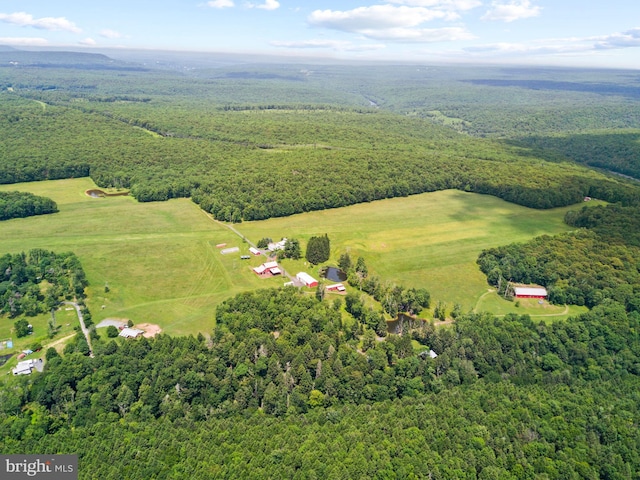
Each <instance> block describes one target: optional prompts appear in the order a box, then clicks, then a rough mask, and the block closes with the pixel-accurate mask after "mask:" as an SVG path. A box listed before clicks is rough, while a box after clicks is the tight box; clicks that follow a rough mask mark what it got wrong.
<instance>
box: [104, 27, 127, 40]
mask: <svg viewBox="0 0 640 480" xmlns="http://www.w3.org/2000/svg"><path fill="white" fill-rule="evenodd" d="M100 36H101V37H104V38H122V37H123V35H122V34H121V33H120V32H117V31H115V30H109V29H108V28H105V29H104V30H101V31H100Z"/></svg>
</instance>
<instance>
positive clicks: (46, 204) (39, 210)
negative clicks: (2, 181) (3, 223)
mask: <svg viewBox="0 0 640 480" xmlns="http://www.w3.org/2000/svg"><path fill="white" fill-rule="evenodd" d="M57 211H58V206H57V205H56V202H54V201H53V200H51V199H50V198H44V197H39V196H37V195H34V194H32V193H28V192H0V220H9V219H10V218H24V217H31V216H33V215H45V214H47V213H55V212H57Z"/></svg>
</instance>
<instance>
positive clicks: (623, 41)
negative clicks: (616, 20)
mask: <svg viewBox="0 0 640 480" xmlns="http://www.w3.org/2000/svg"><path fill="white" fill-rule="evenodd" d="M629 47H640V28H633V29H631V30H627V31H626V32H622V33H613V34H611V35H607V36H605V37H600V38H598V39H597V41H596V44H595V48H596V49H598V50H605V49H614V48H629Z"/></svg>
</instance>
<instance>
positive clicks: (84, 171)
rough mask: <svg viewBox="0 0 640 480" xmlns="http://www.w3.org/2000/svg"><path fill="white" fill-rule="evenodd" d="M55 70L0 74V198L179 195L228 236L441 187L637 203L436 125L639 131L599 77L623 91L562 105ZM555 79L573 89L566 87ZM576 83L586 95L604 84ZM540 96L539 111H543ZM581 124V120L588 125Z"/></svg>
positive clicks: (543, 204)
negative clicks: (69, 181)
mask: <svg viewBox="0 0 640 480" xmlns="http://www.w3.org/2000/svg"><path fill="white" fill-rule="evenodd" d="M13 53H15V52H13ZM3 55H5V56H8V55H11V53H4V54H3ZM7 58H8V57H7ZM52 58H54V59H55V55H54V56H53V57H52ZM88 60H89V59H88V58H87V57H84V56H83V57H81V58H78V59H77V62H78V63H79V64H80V63H81V64H83V65H85V66H86V65H89V66H91V65H92V64H91V63H90V62H88ZM57 61H58V62H59V63H60V65H58V67H56V68H54V67H55V63H56V62H54V61H53V60H50V59H47V62H49V63H47V65H49V66H48V67H46V68H43V67H42V66H41V65H40V66H38V64H37V62H35V60H33V58H31V57H30V60H29V61H25V63H24V65H21V66H19V67H11V68H7V67H0V85H4V87H5V89H4V90H5V91H4V92H3V93H1V94H0V95H1V96H2V97H1V99H2V102H3V105H4V107H5V108H3V111H2V112H1V113H0V127H2V129H3V132H4V133H5V135H4V136H3V139H2V140H0V144H1V146H2V148H3V152H4V153H3V161H2V162H1V166H0V181H1V182H3V183H13V182H20V181H30V180H42V179H55V178H66V177H75V176H86V175H90V176H91V177H92V178H93V179H94V181H96V183H97V184H98V185H100V186H103V187H109V186H113V187H126V188H130V189H131V193H132V195H133V196H135V197H136V198H137V199H138V200H140V201H157V200H166V199H169V198H174V197H189V196H190V197H192V198H193V200H194V201H195V202H196V203H198V204H199V205H200V206H201V207H202V208H203V209H204V210H206V211H208V212H211V213H212V214H213V215H214V216H215V217H216V218H218V219H221V220H227V221H240V220H243V219H244V220H257V219H264V218H269V217H274V216H286V215H291V214H293V213H300V212H305V211H310V210H318V209H325V208H334V207H340V206H345V205H350V204H353V203H359V202H367V201H372V200H377V199H382V198H391V197H396V196H405V195H410V194H415V193H422V192H428V191H434V190H441V189H446V188H456V189H461V190H466V191H471V192H477V193H486V194H491V195H495V196H498V197H500V198H503V199H505V200H507V201H510V202H514V203H518V204H521V205H525V206H530V207H534V208H551V207H556V206H564V205H569V204H572V203H577V202H578V201H580V200H581V199H582V198H583V197H584V196H592V197H597V198H601V199H604V200H607V201H610V202H618V201H622V202H624V203H627V204H634V203H637V202H638V193H637V192H638V190H637V187H634V186H631V185H625V184H624V183H623V182H622V181H621V180H618V179H614V178H606V177H604V176H603V175H599V174H596V173H594V172H590V171H588V170H584V169H581V168H577V167H573V166H571V165H569V164H568V163H566V162H569V160H570V158H568V157H566V156H562V155H561V154H559V153H556V154H553V158H551V159H552V160H554V162H558V161H561V162H562V161H564V163H560V164H558V163H550V162H545V161H544V160H546V159H548V156H549V155H550V154H551V153H548V152H553V151H554V150H546V149H545V150H541V149H540V148H538V147H537V146H536V145H535V144H531V143H527V142H524V141H523V142H520V141H519V143H517V144H508V143H505V142H503V141H502V140H500V141H498V140H487V139H475V138H472V137H470V136H469V135H465V134H461V133H458V132H456V131H455V125H457V123H456V122H453V123H452V122H449V121H444V122H440V120H439V119H442V118H444V119H450V118H461V117H460V116H459V115H458V114H457V113H454V112H453V111H452V110H451V109H452V108H457V107H455V105H457V106H460V105H463V104H464V105H466V106H467V107H468V108H471V107H473V111H474V112H475V113H477V112H479V111H482V112H484V114H485V115H487V116H488V117H487V118H486V119H485V121H486V122H489V121H491V122H493V123H495V122H496V121H498V119H500V118H503V111H502V110H501V109H502V107H504V108H515V107H514V105H513V101H514V99H515V98H518V99H519V103H518V108H520V110H519V112H520V113H522V112H524V111H526V109H527V108H533V107H534V106H535V108H543V107H544V108H547V111H546V112H547V114H548V115H549V116H550V117H552V118H553V119H554V120H558V118H566V117H567V115H578V113H576V111H577V109H578V107H581V108H582V107H584V108H587V107H588V108H589V109H594V108H596V107H597V108H600V109H601V114H602V112H604V111H605V110H602V108H604V107H606V108H607V109H609V110H606V117H607V118H618V117H617V116H616V113H615V112H616V110H615V109H620V108H626V109H627V110H628V115H627V116H626V118H628V121H627V122H626V124H625V125H620V126H625V127H640V120H638V119H635V117H634V113H633V112H636V113H637V109H635V108H634V107H633V102H634V101H636V97H634V96H633V95H631V97H629V94H628V92H629V91H631V90H633V88H636V87H634V86H633V84H632V83H631V84H630V83H629V82H630V81H629V79H628V78H626V77H624V76H622V75H619V74H618V73H610V74H609V77H607V78H609V80H612V77H613V79H615V80H616V81H619V82H620V83H621V84H623V85H622V86H621V87H620V88H619V89H618V90H615V89H613V90H612V89H611V88H610V89H609V90H607V89H604V87H603V89H601V90H602V91H597V89H595V90H596V91H595V92H594V91H593V90H594V89H588V88H580V87H579V86H576V87H575V88H574V89H573V90H571V89H568V87H567V85H565V84H563V85H562V88H561V89H560V90H559V91H560V92H562V95H563V96H568V98H565V99H564V100H562V101H560V100H559V99H558V95H557V94H556V93H557V92H555V91H554V90H553V88H551V86H549V91H543V92H540V91H539V90H534V89H531V88H528V87H527V86H526V85H521V86H520V87H518V88H520V89H524V90H525V93H526V94H525V95H523V94H522V92H520V91H519V90H518V91H514V92H512V91H511V90H509V89H510V88H512V87H511V86H510V87H508V88H507V87H499V86H495V85H487V84H486V82H485V83H482V82H481V83H480V84H478V82H475V83H474V82H473V81H472V80H473V78H474V77H473V75H488V74H489V73H491V72H492V71H490V70H486V69H476V70H474V69H469V68H467V69H464V68H450V69H445V68H442V67H437V68H435V67H434V68H425V70H424V71H420V69H418V71H416V69H415V68H410V67H402V68H399V69H395V68H394V69H389V68H385V67H381V66H376V67H373V66H372V67H364V66H353V67H347V66H344V67H340V66H308V68H306V67H304V66H291V65H289V66H286V65H279V66H264V65H262V66H258V65H255V66H243V67H242V69H238V68H237V67H225V68H221V69H197V70H194V71H191V72H190V73H188V74H187V73H177V72H174V71H166V70H148V69H142V70H136V69H135V68H132V64H130V63H124V62H120V63H118V62H112V63H109V65H110V68H111V69H113V68H116V67H118V68H119V70H117V73H116V71H112V70H110V69H107V68H103V67H104V66H105V61H106V60H105V58H104V57H102V56H99V57H97V58H96V60H95V65H94V66H95V68H89V66H86V68H85V67H83V68H82V69H81V70H78V69H75V68H71V67H72V65H71V64H70V60H69V59H68V58H67V57H64V58H62V57H61V58H58V59H57ZM40 62H41V63H43V62H45V60H44V59H41V61H40ZM83 62H84V63H83ZM45 63H46V62H45ZM63 67H65V68H63ZM70 72H73V73H74V74H73V75H71V74H70ZM372 73H375V74H376V75H373V76H371V77H366V78H372V80H371V81H370V82H366V83H362V82H364V77H365V76H366V75H370V74H372ZM507 73H508V74H509V75H512V76H513V75H526V74H525V73H522V72H519V73H518V72H507ZM528 73H529V74H530V75H533V76H536V75H541V73H538V72H537V71H535V70H533V71H530V72H528ZM583 73H584V72H583ZM503 74H505V72H503V71H501V70H497V71H493V75H498V76H500V75H503ZM558 74H559V75H560V74H562V75H564V76H565V77H566V78H567V81H569V80H570V81H571V82H574V83H575V84H576V85H579V84H578V83H577V77H576V76H575V72H573V71H566V72H564V73H562V72H561V73H558ZM590 74H591V75H592V76H593V79H594V80H598V81H599V82H600V83H603V82H602V80H601V79H600V77H601V76H602V75H605V76H606V74H603V73H602V72H591V73H590ZM545 75H549V73H548V72H547V73H546V74H545ZM399 79H402V81H399ZM447 79H448V80H450V82H449V83H443V82H446V81H447ZM405 80H406V81H405ZM624 82H626V86H625V84H624ZM565 83H567V82H565ZM569 83H570V82H569ZM583 83H584V82H583ZM600 83H598V84H600ZM444 84H446V85H447V88H449V86H450V85H455V88H454V89H453V90H452V92H453V93H451V92H450V93H449V94H447V95H446V96H441V95H439V93H441V91H442V90H441V89H442V88H443V85H444ZM392 87H393V89H392ZM623 87H624V88H623ZM513 88H515V87H513ZM558 88H559V87H558ZM394 89H395V90H394ZM506 91H508V92H509V95H507V96H506V97H505V92H506ZM392 92H393V94H392ZM549 92H550V93H549ZM427 93H428V94H429V102H436V103H438V104H432V105H430V106H429V107H428V108H430V110H428V111H426V110H423V108H427V107H426V106H421V107H418V104H416V105H414V107H413V110H412V111H410V110H409V104H408V103H407V101H408V99H409V98H411V99H414V103H415V101H416V99H418V98H422V97H424V95H425V94H427ZM541 95H548V96H550V98H547V99H546V100H545V101H544V102H543V103H542V104H541V103H540V96H541ZM574 96H575V97H574ZM471 98H474V99H475V100H474V101H471ZM497 99H501V100H500V101H499V102H497V103H495V104H494V107H493V108H489V105H491V101H494V100H496V101H497ZM578 99H579V100H580V101H579V102H578V103H577V104H576V105H577V106H574V107H572V108H570V109H568V111H567V113H566V114H564V115H563V116H560V117H559V116H558V109H559V106H558V105H560V106H562V107H563V108H564V107H566V106H567V105H568V102H569V100H572V101H577V100H578ZM621 100H625V101H624V102H623V101H621ZM425 102H426V100H425ZM447 102H449V103H448V105H449V106H448V107H447V105H446V104H447ZM456 102H457V103H456ZM558 102H559V103H558ZM629 102H631V104H630V103H629ZM522 103H524V104H525V105H521V104H522ZM556 103H557V105H556ZM454 104H455V105H454ZM552 105H556V106H555V107H554V106H552ZM485 107H486V108H485ZM436 111H437V112H439V113H438V114H435V113H434V112H436ZM429 112H431V113H429ZM589 112H591V110H589ZM456 115H458V116H456ZM532 115H533V116H535V118H541V117H540V115H538V114H537V113H532ZM580 115H582V116H583V118H593V117H592V116H591V113H582V114H580ZM465 118H467V119H466V120H464V122H466V123H469V124H472V125H475V124H476V123H477V121H476V120H474V119H473V118H471V117H465ZM437 123H443V125H437ZM466 123H465V124H466ZM599 125H601V126H604V125H606V126H608V125H607V124H606V122H600V123H599ZM452 126H454V128H451V127H452ZM585 127H588V125H586V126H584V127H583V128H582V129H580V130H579V131H583V130H584V128H585ZM545 129H546V130H549V129H551V130H553V131H555V132H557V131H574V130H576V129H577V127H576V126H575V125H573V124H571V122H569V123H567V124H566V125H556V124H551V123H549V124H547V125H546V127H544V125H535V126H533V128H532V129H531V133H534V132H537V133H540V132H542V131H546V130H545ZM525 131H526V129H524V128H523V127H522V125H514V126H513V127H512V128H511V129H510V130H509V132H510V135H511V136H512V137H515V136H521V135H522V134H523V133H524V132H525ZM467 133H469V132H467ZM478 136H486V135H484V133H482V132H478ZM619 138H622V137H619ZM624 138H625V140H624V142H622V143H621V144H620V145H618V144H615V143H614V145H613V146H612V147H611V148H609V149H608V150H607V151H606V153H607V155H606V156H607V157H611V158H613V156H612V155H609V154H610V153H611V152H612V151H613V150H615V151H616V152H617V153H618V155H617V157H616V158H617V159H616V160H615V161H613V160H612V161H611V162H609V164H607V165H606V166H608V167H610V168H609V169H611V170H616V171H622V172H632V169H633V167H632V166H631V165H632V164H633V162H634V161H635V160H633V158H634V157H633V155H630V154H631V153H633V151H634V150H633V149H631V150H628V149H626V148H627V147H628V146H629V142H633V138H627V137H624ZM545 145H546V143H545ZM625 149H626V150H625ZM602 156H603V155H600V157H602ZM572 158H573V157H572ZM579 162H584V163H593V162H590V161H585V160H584V159H579ZM614 163H615V165H613V164H614ZM630 169H631V170H630Z"/></svg>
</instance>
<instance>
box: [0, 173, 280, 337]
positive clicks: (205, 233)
mask: <svg viewBox="0 0 640 480" xmlns="http://www.w3.org/2000/svg"><path fill="white" fill-rule="evenodd" d="M92 188H96V185H95V184H94V183H93V182H92V181H91V180H90V179H88V178H80V179H72V180H56V181H47V182H35V183H26V184H15V185H2V186H0V189H1V190H5V191H7V190H20V191H28V192H33V193H34V194H37V195H43V196H46V197H49V198H52V199H53V200H54V201H56V202H57V204H58V209H59V210H60V212H59V213H56V214H53V215H44V216H39V217H30V218H23V219H14V220H9V221H4V222H0V254H4V253H17V252H21V251H25V252H26V251H28V250H30V249H32V248H44V249H48V250H53V251H56V252H63V251H72V252H74V253H75V254H76V255H77V256H78V257H79V258H80V260H81V262H82V265H83V267H84V269H85V272H86V274H87V277H88V280H89V282H90V287H89V289H88V292H87V293H88V301H87V304H88V306H89V308H90V310H91V313H92V315H93V319H94V323H98V322H99V321H100V320H101V319H104V318H114V317H115V318H127V319H131V320H132V321H133V322H134V323H142V322H148V323H155V324H159V325H160V326H161V327H162V328H163V330H164V331H165V332H167V333H170V334H190V333H197V332H205V333H207V332H210V331H211V328H212V327H213V325H214V323H215V322H214V315H215V307H216V305H218V304H219V303H220V302H222V301H223V300H224V299H226V298H228V297H230V296H232V295H235V294H236V293H238V292H241V291H243V290H247V289H256V288H261V287H263V288H264V287H267V286H279V285H282V280H281V279H276V278H273V279H259V278H258V277H257V276H256V275H255V274H254V273H253V272H252V271H251V267H252V266H256V265H259V264H260V263H261V261H262V259H258V258H252V259H251V260H240V253H247V252H248V248H249V246H248V245H247V244H244V243H243V242H242V240H241V239H240V238H239V237H238V236H237V235H235V234H234V233H232V232H231V231H230V230H229V229H227V228H225V227H224V226H221V225H219V224H218V223H216V222H214V221H212V220H211V219H210V218H209V217H208V216H207V215H206V214H205V213H204V212H203V211H202V210H200V208H198V206H197V205H195V204H194V203H192V202H191V201H190V200H188V199H176V200H170V201H168V202H156V203H138V202H136V201H135V200H134V199H133V198H130V197H108V198H91V197H88V196H87V195H85V193H84V192H85V191H86V190H88V189H92ZM220 243H227V244H228V245H227V246H228V247H234V246H237V247H240V249H241V252H240V253H236V254H230V255H222V254H221V253H220V249H218V248H216V245H217V244H220ZM105 284H107V285H108V286H109V292H108V293H105V288H104V287H105ZM103 305H104V308H102V306H103ZM6 322H7V325H9V323H10V324H11V326H12V325H13V322H9V321H8V320H7V321H6ZM4 330H7V329H5V328H4V327H3V328H2V333H0V337H2V338H4V337H8V336H9V335H5V332H4Z"/></svg>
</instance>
